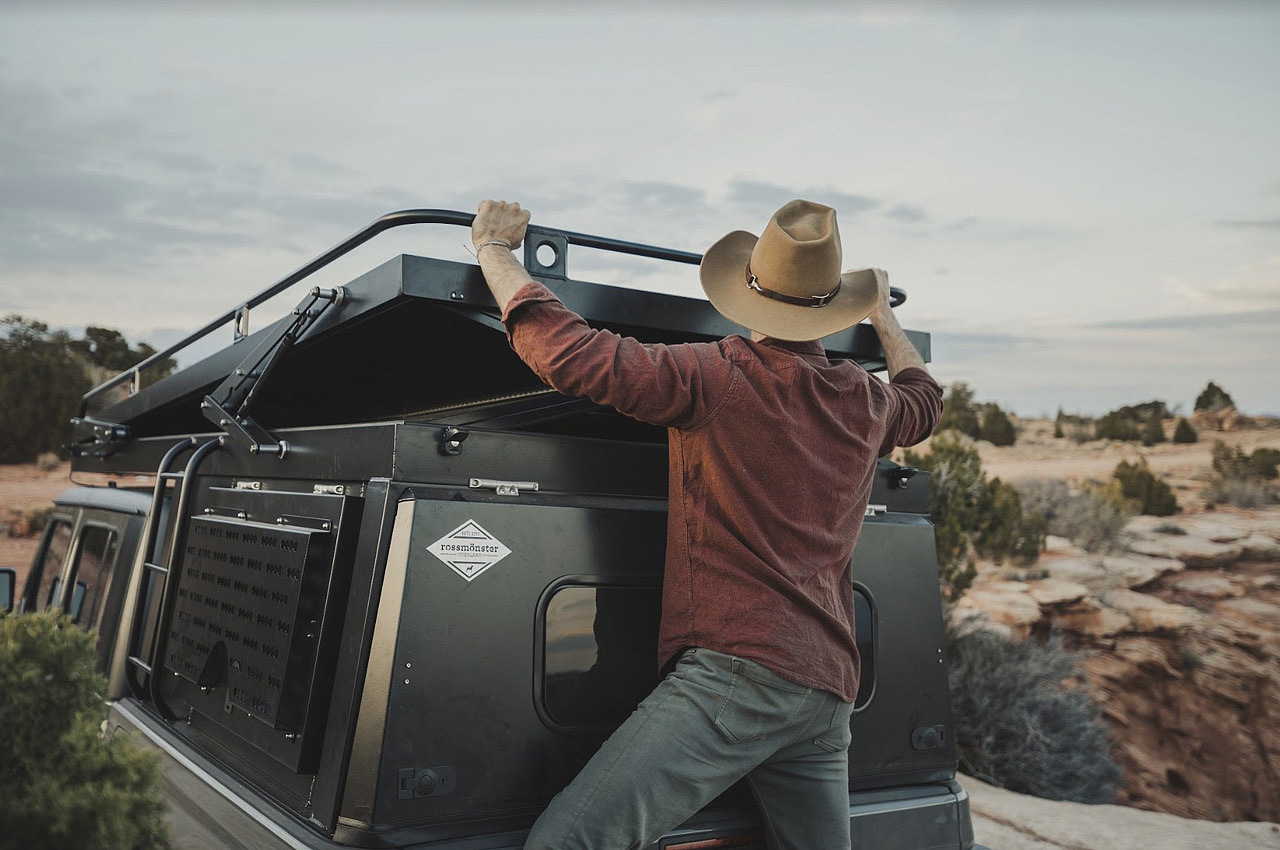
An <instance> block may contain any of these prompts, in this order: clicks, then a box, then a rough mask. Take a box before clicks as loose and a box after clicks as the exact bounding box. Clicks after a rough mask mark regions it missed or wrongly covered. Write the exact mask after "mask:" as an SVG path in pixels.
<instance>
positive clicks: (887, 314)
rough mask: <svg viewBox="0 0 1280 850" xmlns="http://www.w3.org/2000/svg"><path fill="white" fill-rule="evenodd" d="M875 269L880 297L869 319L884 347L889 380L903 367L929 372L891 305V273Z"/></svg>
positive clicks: (881, 345)
mask: <svg viewBox="0 0 1280 850" xmlns="http://www.w3.org/2000/svg"><path fill="white" fill-rule="evenodd" d="M874 271H875V273H876V282H877V283H878V284H880V297H879V300H877V301H876V306H875V307H874V308H873V309H872V310H871V314H870V315H869V316H867V319H868V320H869V321H870V322H871V327H873V328H875V329H876V335H877V336H879V337H880V347H881V348H882V349H884V364H885V366H886V368H888V370H889V380H891V381H892V380H893V378H894V376H896V375H897V374H898V373H899V372H901V371H902V370H903V369H911V368H916V369H924V370H925V371H926V372H928V371H929V370H928V368H926V367H925V365H924V358H923V357H921V356H920V352H918V351H916V347H915V346H914V345H912V344H911V341H910V340H909V339H907V335H906V333H904V332H903V330H902V325H900V324H898V317H897V316H895V315H894V314H893V310H892V309H890V307H889V275H888V274H887V273H886V272H885V271H884V270H882V269H874Z"/></svg>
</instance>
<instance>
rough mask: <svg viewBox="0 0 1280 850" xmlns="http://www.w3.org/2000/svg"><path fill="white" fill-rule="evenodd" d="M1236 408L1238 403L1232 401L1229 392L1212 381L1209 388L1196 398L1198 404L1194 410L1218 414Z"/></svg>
mask: <svg viewBox="0 0 1280 850" xmlns="http://www.w3.org/2000/svg"><path fill="white" fill-rule="evenodd" d="M1235 406H1236V403H1235V402H1234V401H1232V400H1231V396H1230V395H1229V394H1228V393H1227V391H1226V390H1224V389H1223V388H1222V387H1220V386H1218V385H1217V384H1215V383H1214V382H1213V381H1210V382H1209V384H1208V386H1206V387H1205V388H1204V389H1203V390H1201V391H1200V395H1198V396H1196V403H1195V405H1194V407H1193V408H1192V409H1194V410H1208V411H1211V412H1216V411H1219V410H1224V409H1226V408H1228V407H1235Z"/></svg>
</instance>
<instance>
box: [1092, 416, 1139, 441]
mask: <svg viewBox="0 0 1280 850" xmlns="http://www.w3.org/2000/svg"><path fill="white" fill-rule="evenodd" d="M1093 435H1094V437H1095V438H1096V439H1099V440H1138V439H1141V437H1142V434H1141V433H1139V431H1138V426H1137V425H1136V424H1135V423H1134V421H1133V420H1132V419H1130V418H1128V417H1127V416H1125V415H1124V414H1123V413H1121V412H1120V411H1118V410H1113V411H1111V412H1110V413H1107V414H1104V415H1103V416H1101V417H1099V418H1098V421H1097V422H1095V423H1094V424H1093Z"/></svg>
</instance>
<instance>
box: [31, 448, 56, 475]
mask: <svg viewBox="0 0 1280 850" xmlns="http://www.w3.org/2000/svg"><path fill="white" fill-rule="evenodd" d="M58 462H59V461H58V456H57V455H56V454H54V453H53V452H43V453H42V454H41V455H40V456H39V457H38V458H36V468H37V469H39V470H40V471H41V472H49V471H50V470H52V469H56V468H57V466H58Z"/></svg>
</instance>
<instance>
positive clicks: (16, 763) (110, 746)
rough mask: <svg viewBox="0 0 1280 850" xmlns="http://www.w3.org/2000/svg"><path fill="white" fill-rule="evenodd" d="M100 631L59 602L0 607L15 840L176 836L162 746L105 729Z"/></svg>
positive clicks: (1, 742)
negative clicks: (23, 608)
mask: <svg viewBox="0 0 1280 850" xmlns="http://www.w3.org/2000/svg"><path fill="white" fill-rule="evenodd" d="M95 641H96V636H95V635H94V634H93V633H92V632H88V631H85V630H84V629H80V628H76V627H74V626H72V625H71V621H70V619H69V618H68V617H66V616H64V615H62V614H60V613H58V612H42V613H39V614H24V615H22V616H16V617H15V616H0V718H3V722H0V752H3V753H5V761H4V765H3V768H0V800H3V801H4V803H3V805H0V836H2V837H3V840H4V841H6V842H9V843H8V844H7V845H6V846H16V847H94V848H103V850H117V848H119V850H143V848H166V847H168V846H169V839H168V833H167V828H166V826H165V823H164V819H163V811H164V809H163V804H162V803H161V802H160V800H159V797H158V796H157V782H158V775H159V773H158V770H157V764H156V758H155V755H154V754H153V753H150V752H146V751H143V750H141V749H139V748H138V747H136V746H135V745H134V743H133V742H132V741H131V740H130V739H129V738H128V737H126V736H124V735H120V736H116V737H113V738H111V739H105V738H103V737H102V735H101V734H100V731H99V730H100V727H101V724H102V721H103V720H104V719H105V717H106V706H105V704H104V703H103V701H102V699H103V694H104V693H105V692H106V686H107V683H106V680H105V679H104V678H103V677H102V676H101V674H99V673H97V672H96V664H97V653H96V652H95V650H94V643H95Z"/></svg>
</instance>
